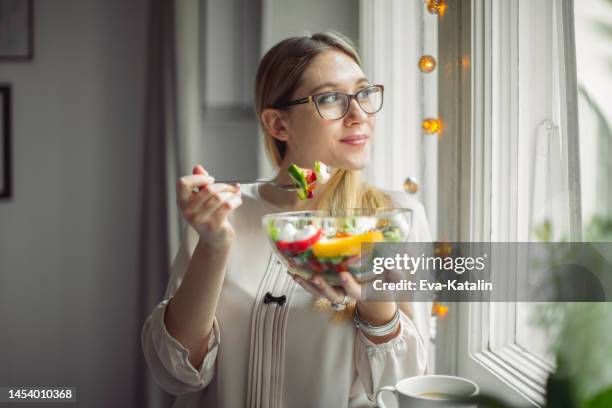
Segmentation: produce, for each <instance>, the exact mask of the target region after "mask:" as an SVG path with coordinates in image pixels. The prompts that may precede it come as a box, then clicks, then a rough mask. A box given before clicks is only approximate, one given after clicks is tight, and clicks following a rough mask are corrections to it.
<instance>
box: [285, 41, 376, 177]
mask: <svg viewBox="0 0 612 408" xmlns="http://www.w3.org/2000/svg"><path fill="white" fill-rule="evenodd" d="M369 84H370V83H369V82H368V80H367V79H366V77H365V75H364V73H363V71H362V70H361V68H360V67H359V65H357V63H356V62H355V61H353V60H352V59H351V58H350V57H349V56H347V55H346V54H344V53H341V52H338V51H326V52H323V53H321V54H319V55H318V56H317V57H316V58H315V59H314V60H313V61H312V63H311V64H310V65H309V67H308V68H307V69H306V71H305V72H304V74H303V76H302V82H301V85H300V86H299V87H298V88H297V89H296V91H295V92H294V94H293V96H292V99H300V98H304V97H306V96H309V95H312V94H315V93H321V92H330V91H340V92H344V93H348V94H355V93H356V92H357V91H358V90H360V89H362V88H364V87H365V86H367V85H369ZM283 122H284V124H285V127H286V130H287V138H288V140H287V143H288V146H287V156H288V157H287V159H288V160H289V161H290V162H294V163H296V164H298V165H299V166H303V167H311V166H312V163H313V162H314V161H315V160H319V161H322V162H323V163H325V164H327V165H329V166H331V167H332V168H341V169H347V170H359V169H362V168H364V167H365V166H366V165H367V164H368V162H369V160H370V150H371V145H372V138H373V136H374V128H375V125H376V117H375V115H373V114H367V113H365V112H364V111H363V110H362V109H361V107H360V106H359V105H358V104H357V101H356V100H354V99H352V100H351V102H350V105H349V109H348V112H347V113H346V115H345V116H344V117H342V118H340V119H337V120H326V119H323V118H321V116H319V114H318V112H317V108H316V107H315V105H314V103H312V102H310V103H307V104H302V105H296V106H292V107H290V108H288V109H287V110H286V116H285V120H284V121H283Z"/></svg>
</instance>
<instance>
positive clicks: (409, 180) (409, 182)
mask: <svg viewBox="0 0 612 408" xmlns="http://www.w3.org/2000/svg"><path fill="white" fill-rule="evenodd" d="M404 191H405V192H407V193H410V194H414V193H416V192H417V191H419V183H418V182H417V180H416V179H415V178H414V177H406V180H404Z"/></svg>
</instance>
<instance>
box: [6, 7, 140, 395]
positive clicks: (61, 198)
mask: <svg viewBox="0 0 612 408" xmlns="http://www.w3.org/2000/svg"><path fill="white" fill-rule="evenodd" d="M146 17H147V10H146V1H145V0H130V1H124V0H87V1H84V0H72V1H71V0H53V1H36V2H35V30H34V32H35V51H34V60H33V61H32V62H27V63H0V82H4V83H6V82H8V83H10V84H12V88H13V119H14V124H13V138H12V140H13V148H12V151H13V173H14V174H13V187H14V191H13V198H12V200H10V201H0V327H1V329H0V333H1V334H0V385H54V384H60V385H72V386H76V387H77V388H78V391H77V399H78V400H79V401H80V403H79V404H78V406H87V407H111V406H112V407H123V406H133V398H134V393H135V390H134V387H135V375H136V366H137V361H138V360H137V359H136V355H137V353H140V349H139V337H138V336H139V330H140V326H141V324H142V322H141V321H140V318H139V317H137V316H136V315H135V314H136V310H137V308H136V304H135V294H136V293H137V282H136V277H137V232H138V230H137V228H138V207H137V206H138V195H139V172H140V158H139V154H140V142H141V137H142V135H141V130H142V116H143V102H144V88H143V85H144V73H145V65H144V57H145V19H146Z"/></svg>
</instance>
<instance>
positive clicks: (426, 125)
mask: <svg viewBox="0 0 612 408" xmlns="http://www.w3.org/2000/svg"><path fill="white" fill-rule="evenodd" d="M440 129H442V122H441V121H440V120H439V119H434V118H427V119H424V120H423V131H424V132H425V133H427V134H428V135H433V134H434V133H438V132H440Z"/></svg>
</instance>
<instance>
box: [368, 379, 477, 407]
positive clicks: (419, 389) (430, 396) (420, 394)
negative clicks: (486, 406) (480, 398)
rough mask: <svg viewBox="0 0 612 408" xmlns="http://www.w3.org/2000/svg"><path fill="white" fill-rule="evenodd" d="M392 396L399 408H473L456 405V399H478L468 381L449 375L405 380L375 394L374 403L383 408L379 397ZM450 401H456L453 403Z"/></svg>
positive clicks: (473, 385) (475, 390) (457, 403)
mask: <svg viewBox="0 0 612 408" xmlns="http://www.w3.org/2000/svg"><path fill="white" fill-rule="evenodd" d="M385 391H388V392H392V393H393V394H394V395H395V398H396V399H397V401H398V406H399V407H400V408H451V407H461V408H476V404H474V405H471V404H470V405H468V404H466V403H460V402H457V399H461V398H467V397H473V396H475V395H478V392H479V388H478V385H477V384H476V383H475V382H473V381H470V380H468V379H467V378H461V377H453V376H450V375H423V376H416V377H409V378H404V379H402V380H400V381H398V383H397V384H395V386H386V387H382V388H381V389H380V390H378V392H377V393H376V402H377V403H378V405H379V406H380V407H381V408H386V406H385V404H384V402H383V400H382V396H383V395H382V394H383V393H384V392H385ZM453 399H454V400H455V401H453Z"/></svg>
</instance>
